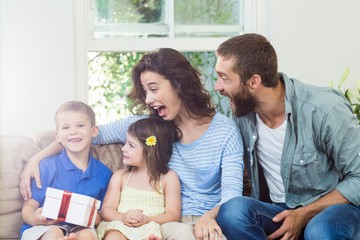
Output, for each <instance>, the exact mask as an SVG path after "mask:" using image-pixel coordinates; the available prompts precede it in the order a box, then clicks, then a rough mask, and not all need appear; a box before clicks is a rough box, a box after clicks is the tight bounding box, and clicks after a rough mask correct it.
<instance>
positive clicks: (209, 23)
mask: <svg viewBox="0 0 360 240" xmlns="http://www.w3.org/2000/svg"><path fill="white" fill-rule="evenodd" d="M174 4H175V36H176V37H229V36H234V35H237V34H239V33H240V32H242V26H241V21H240V19H241V18H242V16H240V1H239V0H197V1H193V0H178V1H175V3H174Z"/></svg>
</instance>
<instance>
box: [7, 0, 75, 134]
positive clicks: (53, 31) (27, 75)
mask: <svg viewBox="0 0 360 240" xmlns="http://www.w3.org/2000/svg"><path fill="white" fill-rule="evenodd" d="M0 22H1V24H0V53H1V55H0V58H1V60H0V65H1V66H0V70H1V75H0V77H1V85H0V86H1V90H0V91H1V92H0V94H1V103H0V110H1V112H0V133H1V134H28V133H34V132H38V131H43V130H48V129H54V119H53V115H54V111H55V110H56V109H57V107H58V106H59V105H60V104H61V103H62V102H64V101H66V100H68V99H74V98H75V97H76V96H75V69H74V30H73V5H72V0H55V1H48V0H31V1H28V0H0Z"/></svg>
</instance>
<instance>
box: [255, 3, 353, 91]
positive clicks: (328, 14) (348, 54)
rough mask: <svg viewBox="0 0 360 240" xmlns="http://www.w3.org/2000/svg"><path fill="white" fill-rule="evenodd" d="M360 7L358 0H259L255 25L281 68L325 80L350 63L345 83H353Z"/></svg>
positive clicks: (317, 81)
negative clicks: (273, 49)
mask: <svg viewBox="0 0 360 240" xmlns="http://www.w3.org/2000/svg"><path fill="white" fill-rule="evenodd" d="M269 2H271V3H269ZM359 9H360V1H358V0H346V1H341V0H316V1H313V0H296V1H295V0H291V1H289V0H272V1H268V0H259V1H258V29H257V30H258V32H260V33H262V34H264V35H266V36H267V37H268V38H269V39H270V41H271V42H272V44H273V46H274V47H275V49H276V50H277V54H278V60H279V70H280V71H283V72H285V73H287V74H288V75H289V76H291V77H294V78H297V79H299V80H301V81H304V82H307V83H310V84H315V85H322V86H329V82H330V80H333V81H334V82H335V83H338V81H339V80H340V78H341V75H342V73H343V71H344V70H345V68H347V67H350V75H349V78H348V81H347V82H346V84H345V85H344V86H349V87H351V88H355V82H356V80H360V14H359ZM336 86H337V85H336Z"/></svg>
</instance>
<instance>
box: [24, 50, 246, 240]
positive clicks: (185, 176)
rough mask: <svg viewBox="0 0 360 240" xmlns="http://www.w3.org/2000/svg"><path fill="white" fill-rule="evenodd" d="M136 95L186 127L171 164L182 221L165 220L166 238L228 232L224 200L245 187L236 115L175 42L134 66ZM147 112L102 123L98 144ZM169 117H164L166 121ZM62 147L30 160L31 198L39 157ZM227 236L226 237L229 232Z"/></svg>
mask: <svg viewBox="0 0 360 240" xmlns="http://www.w3.org/2000/svg"><path fill="white" fill-rule="evenodd" d="M132 81H133V88H132V91H131V94H130V98H131V99H132V100H134V103H135V106H134V108H133V109H134V110H140V111H141V110H145V111H147V112H148V113H149V115H151V116H153V115H154V116H157V117H161V118H162V119H164V120H165V121H169V122H172V123H173V124H175V125H176V127H177V128H178V129H179V130H180V131H181V136H180V140H179V141H178V142H175V143H174V146H173V154H172V156H171V160H170V162H169V167H170V168H171V169H172V170H174V171H175V172H176V174H177V175H178V177H179V179H180V183H181V202H182V210H181V214H182V216H181V222H169V223H165V224H163V225H162V226H161V231H162V234H163V236H164V238H165V239H177V240H183V239H186V240H195V239H199V240H201V239H211V240H212V239H214V238H215V237H216V236H221V235H222V232H221V229H220V227H219V225H218V224H217V222H216V217H217V214H218V211H219V208H220V205H221V204H222V203H224V202H226V201H228V200H229V199H231V198H233V197H238V196H241V195H242V190H243V188H242V187H243V170H244V169H243V160H242V159H243V143H242V139H241V137H240V132H239V129H238V128H237V127H236V125H235V123H234V122H233V120H231V119H230V118H228V117H226V116H224V115H222V114H220V113H218V112H216V110H215V107H214V106H213V105H212V103H211V98H210V95H209V93H208V92H207V91H206V90H205V88H204V86H203V84H202V82H201V79H200V74H199V72H198V71H197V70H196V69H195V68H193V67H192V66H191V64H190V62H189V61H188V60H187V58H186V57H185V56H184V55H182V54H181V53H180V52H178V51H176V50H174V49H171V48H161V49H159V50H157V51H154V52H151V53H148V54H146V55H144V57H143V58H142V59H140V61H139V62H138V63H137V64H136V65H135V66H134V67H133V69H132ZM139 118H144V116H141V117H139V116H130V117H127V118H123V119H119V120H118V121H116V122H113V123H110V124H105V125H101V126H99V135H98V136H97V137H96V139H94V141H93V143H95V144H108V143H115V142H124V141H125V138H126V132H127V128H128V126H129V125H130V124H131V123H132V122H134V121H136V120H138V119H139ZM165 121H164V122H165ZM60 150H61V146H60V145H59V144H57V143H54V144H51V145H50V146H49V147H47V148H46V149H44V150H43V151H41V152H40V153H39V154H37V155H35V156H34V157H33V158H32V159H30V160H29V161H28V162H27V166H26V168H25V170H24V171H23V173H22V175H21V177H22V180H21V184H20V185H21V192H22V193H23V196H24V197H25V198H26V197H27V196H28V193H29V192H30V190H28V189H27V184H28V183H29V182H30V180H29V179H30V176H34V177H35V179H38V178H39V174H38V170H37V169H38V167H37V165H38V162H39V161H40V160H41V159H42V158H44V157H46V156H49V155H51V154H55V153H56V152H58V151H60ZM223 239H224V237H223Z"/></svg>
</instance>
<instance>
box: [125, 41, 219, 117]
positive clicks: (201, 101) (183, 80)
mask: <svg viewBox="0 0 360 240" xmlns="http://www.w3.org/2000/svg"><path fill="white" fill-rule="evenodd" d="M147 71H149V72H154V73H157V74H160V75H162V76H163V77H164V78H165V79H167V80H169V81H170V83H171V85H172V87H173V88H174V89H175V91H176V92H177V93H178V96H179V97H180V98H181V99H182V101H183V104H184V105H185V108H186V111H187V112H188V113H189V115H190V116H192V117H195V116H194V115H196V116H200V117H203V116H213V115H214V114H215V108H214V106H213V104H212V102H211V97H210V94H209V92H208V91H207V90H206V89H205V88H204V86H203V84H202V82H201V79H200V73H199V72H198V71H197V70H196V69H195V68H193V67H192V66H191V64H190V62H189V60H188V59H187V58H186V57H185V56H184V55H183V54H181V53H180V52H178V51H176V50H174V49H171V48H160V49H158V50H157V51H154V52H151V53H148V54H145V55H144V56H143V57H142V58H141V59H140V60H139V61H138V62H137V63H136V65H135V66H134V67H133V68H132V74H131V77H132V82H133V87H132V89H131V92H130V94H129V98H130V99H132V100H133V108H132V109H135V112H136V111H139V112H143V111H144V110H146V109H147V110H148V111H149V114H150V115H155V116H157V115H158V113H157V111H155V110H154V109H152V108H150V107H148V106H147V105H146V103H145V99H146V95H145V93H144V89H143V86H142V85H141V81H140V76H141V74H142V73H144V72H147Z"/></svg>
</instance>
